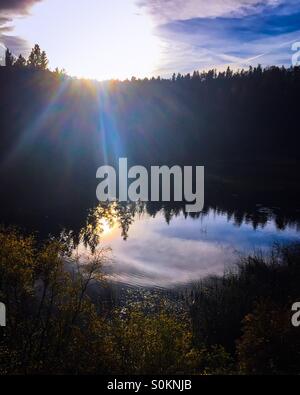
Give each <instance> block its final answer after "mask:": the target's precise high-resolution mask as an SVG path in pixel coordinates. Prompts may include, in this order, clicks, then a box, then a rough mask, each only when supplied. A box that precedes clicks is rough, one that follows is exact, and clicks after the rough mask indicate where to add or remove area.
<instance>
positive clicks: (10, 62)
mask: <svg viewBox="0 0 300 395" xmlns="http://www.w3.org/2000/svg"><path fill="white" fill-rule="evenodd" d="M14 62H15V57H14V56H13V54H12V53H11V52H10V50H9V49H8V48H7V49H6V52H5V65H6V67H12V66H13V65H14Z"/></svg>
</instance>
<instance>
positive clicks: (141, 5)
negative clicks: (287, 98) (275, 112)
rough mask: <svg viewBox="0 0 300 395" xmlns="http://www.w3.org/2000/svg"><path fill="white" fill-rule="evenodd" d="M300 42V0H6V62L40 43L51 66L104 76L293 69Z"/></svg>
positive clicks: (1, 5) (0, 16)
mask: <svg viewBox="0 0 300 395" xmlns="http://www.w3.org/2000/svg"><path fill="white" fill-rule="evenodd" d="M298 41H299V42H300V1H299V0H264V1H262V0H210V1H207V0H110V1H107V0H63V1H61V0H0V57H1V56H2V62H3V53H4V48H5V47H9V48H10V49H11V50H12V51H13V53H14V54H15V55H19V53H23V54H24V55H25V56H27V55H28V52H29V49H30V48H31V47H32V46H33V45H34V44H35V43H39V44H40V46H41V47H42V49H45V50H46V52H47V54H48V57H49V59H50V67H51V68H55V67H59V68H64V69H65V70H66V71H67V72H68V73H69V74H70V75H74V76H78V77H85V78H95V79H99V80H104V79H111V78H116V79H125V78H131V76H133V75H134V76H136V77H140V78H143V77H151V76H157V75H160V76H162V77H170V76H171V75H172V74H173V73H174V72H176V73H177V72H180V73H187V72H192V71H193V70H205V69H210V68H217V69H223V68H226V67H228V66H231V67H232V68H234V69H237V68H243V67H244V68H246V67H248V66H249V65H254V66H255V65H257V64H258V63H260V64H262V65H263V66H270V65H285V66H290V65H291V62H292V56H293V54H294V52H293V51H292V44H293V43H295V42H298ZM299 48H300V44H299Z"/></svg>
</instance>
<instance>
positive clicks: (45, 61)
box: [41, 51, 49, 70]
mask: <svg viewBox="0 0 300 395" xmlns="http://www.w3.org/2000/svg"><path fill="white" fill-rule="evenodd" d="M48 64H49V61H48V58H47V54H46V52H45V51H43V52H42V55H41V69H42V70H47V67H48Z"/></svg>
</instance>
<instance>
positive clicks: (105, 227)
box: [100, 218, 114, 236]
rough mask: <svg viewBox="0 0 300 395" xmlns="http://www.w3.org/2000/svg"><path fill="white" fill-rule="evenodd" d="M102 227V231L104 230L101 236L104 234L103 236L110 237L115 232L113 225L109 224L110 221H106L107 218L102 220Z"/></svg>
mask: <svg viewBox="0 0 300 395" xmlns="http://www.w3.org/2000/svg"><path fill="white" fill-rule="evenodd" d="M100 227H101V230H102V232H101V234H102V235H103V236H108V235H109V234H111V233H112V231H113V229H114V225H111V224H110V223H109V222H108V220H107V219H105V218H103V219H102V220H101V223H100Z"/></svg>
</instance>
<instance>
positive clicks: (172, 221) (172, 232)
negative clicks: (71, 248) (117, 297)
mask: <svg viewBox="0 0 300 395" xmlns="http://www.w3.org/2000/svg"><path fill="white" fill-rule="evenodd" d="M170 210H171V211H168V210H166V209H165V208H163V209H160V210H158V211H157V212H155V213H149V212H148V211H151V210H148V211H147V210H146V209H145V208H143V209H142V210H140V209H138V210H137V209H135V208H134V206H131V207H130V208H129V209H128V208H127V211H124V209H123V211H122V215H120V211H115V209H113V215H111V212H110V215H107V211H105V212H103V211H102V208H101V209H100V212H99V211H98V210H97V209H96V210H95V212H96V213H97V215H96V216H93V215H92V216H91V217H92V218H93V221H89V225H88V227H89V228H90V227H91V224H93V226H94V229H97V226H95V224H97V223H98V224H99V222H100V223H101V224H102V228H101V231H100V233H101V235H100V243H99V246H101V247H110V248H111V253H110V257H111V260H112V261H111V263H110V264H107V265H106V267H105V270H106V272H107V273H108V274H109V277H110V278H111V279H112V280H113V281H116V282H118V283H122V284H125V285H130V286H146V287H152V288H153V287H158V288H170V287H174V286H178V285H186V284H189V283H191V282H193V281H195V280H198V279H201V278H204V277H207V276H210V275H220V274H223V273H224V271H226V270H228V269H231V268H233V266H234V264H235V263H236V262H237V260H238V258H239V256H240V255H244V254H248V253H253V252H254V251H262V252H267V250H268V249H269V248H270V247H271V246H272V245H273V244H274V243H289V242H294V241H297V240H299V236H300V233H299V232H300V227H299V223H298V222H297V221H292V220H289V219H288V217H286V216H285V214H284V212H283V211H282V210H281V209H279V208H267V207H264V206H262V205H260V204H257V205H255V207H254V208H253V209H252V210H251V212H235V213H232V212H229V211H228V212H226V211H225V210H220V209H216V208H208V209H206V210H205V211H204V212H203V213H201V214H200V215H197V216H187V215H185V214H184V212H183V211H181V210H173V209H170ZM172 210H173V211H172ZM136 211H137V212H136ZM125 212H126V215H125ZM95 217H96V219H95ZM103 218H106V219H104V220H103ZM107 218H110V219H107ZM284 219H285V220H284ZM124 222H125V225H124ZM90 230H91V229H90ZM97 231H99V229H98V230H97ZM92 233H93V232H92ZM99 246H98V247H97V248H99ZM80 251H81V252H84V251H85V247H83V245H82V244H81V246H80Z"/></svg>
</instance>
